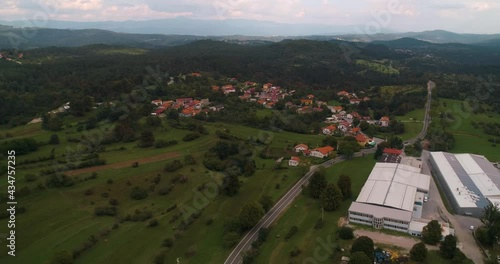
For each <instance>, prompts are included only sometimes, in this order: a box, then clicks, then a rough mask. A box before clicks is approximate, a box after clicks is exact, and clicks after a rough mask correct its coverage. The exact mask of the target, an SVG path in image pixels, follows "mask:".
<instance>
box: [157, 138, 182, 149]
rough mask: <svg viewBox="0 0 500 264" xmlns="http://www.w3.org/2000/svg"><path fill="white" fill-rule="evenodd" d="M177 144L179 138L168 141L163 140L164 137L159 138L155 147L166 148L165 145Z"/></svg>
mask: <svg viewBox="0 0 500 264" xmlns="http://www.w3.org/2000/svg"><path fill="white" fill-rule="evenodd" d="M175 144H177V140H169V141H166V140H163V139H159V140H157V141H156V143H155V148H164V147H169V146H173V145H175Z"/></svg>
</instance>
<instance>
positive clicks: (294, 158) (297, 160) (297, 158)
mask: <svg viewBox="0 0 500 264" xmlns="http://www.w3.org/2000/svg"><path fill="white" fill-rule="evenodd" d="M291 160H293V161H296V162H300V158H299V157H292V158H291Z"/></svg>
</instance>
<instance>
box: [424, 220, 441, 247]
mask: <svg viewBox="0 0 500 264" xmlns="http://www.w3.org/2000/svg"><path fill="white" fill-rule="evenodd" d="M422 239H423V240H424V242H425V243H426V244H429V245H436V244H437V243H438V242H439V241H441V225H440V224H439V222H438V221H437V220H432V221H430V222H429V223H428V224H427V225H426V226H424V228H423V229H422Z"/></svg>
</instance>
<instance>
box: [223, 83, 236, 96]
mask: <svg viewBox="0 0 500 264" xmlns="http://www.w3.org/2000/svg"><path fill="white" fill-rule="evenodd" d="M222 91H223V92H224V94H228V93H234V92H236V87H234V86H233V85H232V84H226V85H224V86H222Z"/></svg>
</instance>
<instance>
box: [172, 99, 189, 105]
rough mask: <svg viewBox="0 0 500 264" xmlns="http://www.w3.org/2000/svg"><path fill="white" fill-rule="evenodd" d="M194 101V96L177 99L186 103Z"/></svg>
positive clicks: (178, 101) (177, 101)
mask: <svg viewBox="0 0 500 264" xmlns="http://www.w3.org/2000/svg"><path fill="white" fill-rule="evenodd" d="M192 101H193V98H178V99H176V100H175V102H176V103H181V104H186V103H190V102H192Z"/></svg>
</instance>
